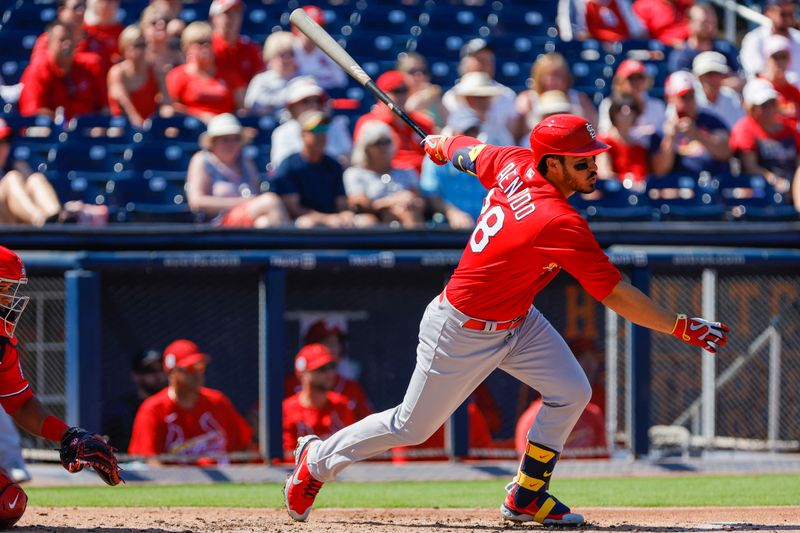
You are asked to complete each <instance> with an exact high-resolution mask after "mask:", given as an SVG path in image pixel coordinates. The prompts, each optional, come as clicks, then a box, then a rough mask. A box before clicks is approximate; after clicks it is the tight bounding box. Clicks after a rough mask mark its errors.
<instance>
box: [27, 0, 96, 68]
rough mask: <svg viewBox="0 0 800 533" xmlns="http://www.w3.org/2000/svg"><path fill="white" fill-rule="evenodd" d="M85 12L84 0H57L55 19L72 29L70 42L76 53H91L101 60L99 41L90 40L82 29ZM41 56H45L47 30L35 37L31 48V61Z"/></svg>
mask: <svg viewBox="0 0 800 533" xmlns="http://www.w3.org/2000/svg"><path fill="white" fill-rule="evenodd" d="M85 13H86V0H58V4H57V7H56V19H55V20H57V21H59V22H63V23H64V24H66V25H68V26H69V27H70V29H71V31H72V42H73V43H74V44H75V52H76V53H78V54H81V53H87V54H91V55H92V56H93V57H94V59H95V60H96V61H102V58H101V57H100V45H99V43H97V42H95V41H91V42H90V41H89V39H88V38H87V37H88V36H87V35H86V32H85V31H84V29H83V21H84V15H85ZM42 56H47V31H45V32H43V33H42V34H41V35H39V37H38V38H37V39H36V42H35V43H34V45H33V50H31V63H33V62H34V61H36V60H37V59H38V58H39V57H42Z"/></svg>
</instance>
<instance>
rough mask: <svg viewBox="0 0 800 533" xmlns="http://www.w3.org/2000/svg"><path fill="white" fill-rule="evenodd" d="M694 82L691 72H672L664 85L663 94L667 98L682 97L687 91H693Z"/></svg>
mask: <svg viewBox="0 0 800 533" xmlns="http://www.w3.org/2000/svg"><path fill="white" fill-rule="evenodd" d="M696 80H697V78H695V77H694V74H692V73H691V72H687V71H685V70H679V71H677V72H673V73H672V74H670V75H669V77H667V81H666V82H665V83H664V93H665V94H666V95H667V96H683V95H684V94H686V93H688V92H689V91H694V83H695V81H696Z"/></svg>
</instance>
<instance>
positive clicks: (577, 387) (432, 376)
mask: <svg viewBox="0 0 800 533" xmlns="http://www.w3.org/2000/svg"><path fill="white" fill-rule="evenodd" d="M470 318H473V317H469V316H467V315H465V314H464V313H462V312H460V311H459V310H457V309H456V308H454V307H453V306H452V305H451V304H450V303H449V302H448V301H447V298H443V299H440V298H439V297H438V296H437V297H436V298H434V300H433V301H432V302H431V303H430V304H428V307H427V309H426V310H425V314H424V315H423V317H422V321H421V322H420V330H419V344H418V345H417V364H416V368H415V369H414V374H413V375H412V377H411V382H410V383H409V385H408V390H407V391H406V394H405V398H403V403H401V404H400V405H398V406H397V407H394V408H393V409H388V410H386V411H383V412H382V413H375V414H373V415H370V416H368V417H366V418H364V419H363V420H360V421H358V422H356V423H355V424H352V425H350V426H348V427H346V428H344V429H342V430H340V431H338V432H336V433H335V434H334V435H332V436H331V437H330V438H328V439H327V440H325V441H323V442H322V443H321V444H320V445H318V446H314V447H312V448H311V449H310V450H309V453H308V468H309V471H310V472H311V475H313V476H314V477H315V478H316V479H318V480H319V481H323V482H324V481H331V480H333V479H334V478H335V477H336V475H337V474H338V473H339V471H341V470H342V469H343V468H345V467H347V466H349V465H350V464H352V463H354V462H356V461H363V460H365V459H369V458H370V457H373V456H375V455H378V454H380V453H383V452H385V451H387V450H389V449H390V448H393V447H395V446H410V445H416V444H420V443H422V442H425V440H427V439H428V437H430V436H431V435H432V434H433V433H434V432H435V431H436V430H437V429H438V428H439V427H440V426H441V425H442V424H443V423H444V422H445V421H446V420H447V419H448V418H449V417H450V415H451V414H452V413H453V411H455V410H456V408H457V407H458V406H459V405H461V403H462V402H464V400H466V399H467V397H468V396H469V395H470V394H471V393H472V391H474V390H475V388H476V387H477V386H478V385H479V384H480V383H481V382H482V381H483V380H484V379H486V377H487V376H488V375H489V374H490V373H491V372H492V371H493V370H495V369H496V368H501V369H502V370H504V371H506V372H508V373H509V374H511V375H512V376H514V377H516V378H517V379H519V380H520V381H522V382H523V383H526V384H527V385H530V386H531V387H533V388H535V389H536V390H537V391H539V392H540V393H541V394H542V408H541V410H540V411H539V414H538V416H537V417H536V421H535V422H534V424H533V427H532V428H531V429H530V431H529V432H528V440H530V441H533V442H536V443H539V444H544V445H545V446H547V447H549V448H552V449H554V450H558V451H561V450H562V448H563V447H564V442H565V441H566V439H567V437H568V436H569V433H570V431H572V427H573V426H574V425H575V422H577V421H578V418H579V417H580V415H581V413H582V412H583V409H584V407H586V404H587V403H589V399H590V398H591V395H592V389H591V386H590V385H589V381H588V380H587V379H586V375H585V374H584V372H583V369H582V368H581V366H580V365H579V364H578V362H577V361H576V360H575V357H574V356H573V355H572V352H571V351H570V349H569V347H568V346H567V344H566V342H564V339H562V338H561V336H560V335H559V334H558V333H557V332H556V330H555V329H554V328H553V326H551V325H550V323H549V322H548V321H547V319H545V318H544V317H543V316H542V315H541V313H539V311H538V310H537V309H536V308H535V307H532V308H531V311H530V313H529V314H528V316H527V317H526V318H525V319H524V321H523V323H522V325H520V326H518V327H517V328H515V329H511V330H503V331H475V330H471V329H465V328H463V327H462V325H463V324H464V322H465V321H467V320H468V319H470Z"/></svg>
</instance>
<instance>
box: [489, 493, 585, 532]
mask: <svg viewBox="0 0 800 533" xmlns="http://www.w3.org/2000/svg"><path fill="white" fill-rule="evenodd" d="M512 485H513V486H512ZM518 488H519V486H518V485H517V484H516V483H513V484H509V486H508V487H506V489H507V490H508V494H507V495H506V500H505V501H504V502H503V504H502V505H500V514H501V515H503V518H505V519H506V520H509V521H511V522H531V521H533V522H539V523H540V524H543V525H545V526H580V525H581V524H583V523H584V520H583V516H582V515H579V514H577V513H573V512H571V511H570V508H569V507H567V506H566V505H564V504H563V503H561V502H560V501H558V500H557V499H556V498H554V497H553V496H551V495H550V494H549V493H548V492H547V491H544V490H543V491H541V492H540V493H539V494H537V495H536V498H535V499H534V500H533V501H532V502H531V503H529V504H528V505H526V506H524V507H520V506H519V504H518V503H515V500H517V498H516V497H515V495H516V492H517V489H518Z"/></svg>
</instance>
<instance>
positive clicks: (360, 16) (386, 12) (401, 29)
mask: <svg viewBox="0 0 800 533" xmlns="http://www.w3.org/2000/svg"><path fill="white" fill-rule="evenodd" d="M422 11H423V10H422V8H421V7H420V8H418V9H416V10H413V9H407V8H406V7H405V6H403V5H397V6H394V8H391V7H387V8H386V9H366V10H364V11H357V12H355V13H353V14H352V15H350V25H351V26H353V28H354V29H355V30H356V31H358V29H367V30H371V31H380V32H386V33H394V34H408V33H409V31H410V30H411V27H412V26H414V25H416V24H419V20H418V18H419V15H420V14H421V13H422Z"/></svg>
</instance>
